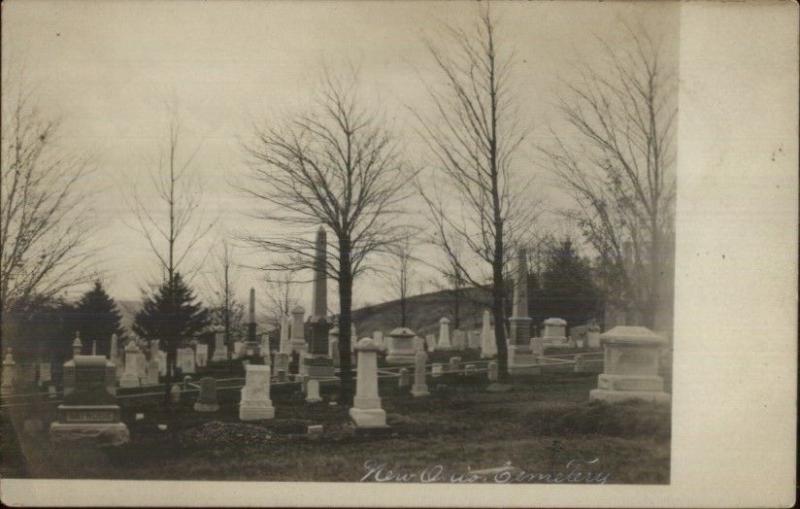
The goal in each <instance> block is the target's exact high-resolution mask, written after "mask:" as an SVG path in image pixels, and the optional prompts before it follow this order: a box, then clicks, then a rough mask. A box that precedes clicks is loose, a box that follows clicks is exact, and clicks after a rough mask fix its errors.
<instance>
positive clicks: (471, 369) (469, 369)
mask: <svg viewBox="0 0 800 509" xmlns="http://www.w3.org/2000/svg"><path fill="white" fill-rule="evenodd" d="M477 372H478V368H477V367H476V366H475V364H467V365H466V366H464V374H465V375H474V374H475V373H477Z"/></svg>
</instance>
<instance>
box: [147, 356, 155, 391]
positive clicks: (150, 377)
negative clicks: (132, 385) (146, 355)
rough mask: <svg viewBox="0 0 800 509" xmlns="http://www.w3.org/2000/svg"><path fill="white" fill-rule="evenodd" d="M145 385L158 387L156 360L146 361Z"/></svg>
mask: <svg viewBox="0 0 800 509" xmlns="http://www.w3.org/2000/svg"><path fill="white" fill-rule="evenodd" d="M145 380H146V383H147V385H158V359H157V358H153V359H150V360H149V361H147V378H146V379H145Z"/></svg>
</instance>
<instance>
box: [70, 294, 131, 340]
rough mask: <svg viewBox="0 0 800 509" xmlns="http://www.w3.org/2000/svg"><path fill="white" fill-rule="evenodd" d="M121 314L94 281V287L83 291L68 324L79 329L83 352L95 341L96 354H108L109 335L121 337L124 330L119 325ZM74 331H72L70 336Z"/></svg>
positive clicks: (112, 300)
mask: <svg viewBox="0 0 800 509" xmlns="http://www.w3.org/2000/svg"><path fill="white" fill-rule="evenodd" d="M121 320H122V315H121V314H120V312H119V310H118V309H117V305H116V303H115V302H114V299H112V298H111V297H110V296H109V295H108V294H107V293H106V291H105V289H104V288H103V285H102V283H100V281H95V283H94V288H92V289H91V290H89V291H88V292H86V293H84V294H83V296H82V297H81V298H80V300H79V301H78V302H77V304H76V305H75V307H74V309H73V312H72V319H71V320H70V322H71V323H70V326H71V327H73V328H74V329H75V330H77V331H80V333H81V341H82V342H83V347H84V348H83V351H84V353H90V352H91V351H92V342H93V341H96V342H97V355H106V356H107V355H108V354H109V349H110V347H111V335H112V334H116V335H117V336H119V337H122V334H123V332H124V330H123V329H122V326H121V325H120V323H121ZM74 336H75V333H74V331H72V336H71V337H74Z"/></svg>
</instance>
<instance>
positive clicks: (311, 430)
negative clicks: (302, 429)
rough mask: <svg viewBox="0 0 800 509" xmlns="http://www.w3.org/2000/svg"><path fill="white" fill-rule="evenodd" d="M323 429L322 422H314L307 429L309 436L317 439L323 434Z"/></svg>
mask: <svg viewBox="0 0 800 509" xmlns="http://www.w3.org/2000/svg"><path fill="white" fill-rule="evenodd" d="M322 431H323V428H322V424H312V425H311V426H309V427H308V430H307V433H308V438H310V439H312V440H316V439H318V438H320V437H321V436H322Z"/></svg>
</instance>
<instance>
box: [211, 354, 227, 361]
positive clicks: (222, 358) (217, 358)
mask: <svg viewBox="0 0 800 509" xmlns="http://www.w3.org/2000/svg"><path fill="white" fill-rule="evenodd" d="M227 360H228V353H227V352H223V353H222V354H221V355H217V352H214V356H213V357H212V358H211V362H224V361H227Z"/></svg>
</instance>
